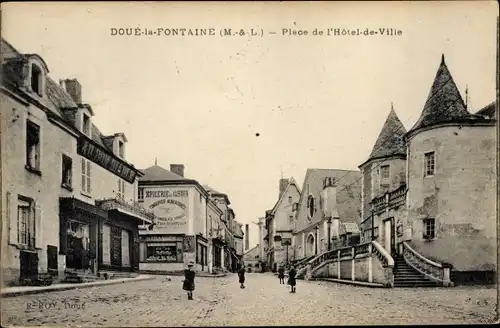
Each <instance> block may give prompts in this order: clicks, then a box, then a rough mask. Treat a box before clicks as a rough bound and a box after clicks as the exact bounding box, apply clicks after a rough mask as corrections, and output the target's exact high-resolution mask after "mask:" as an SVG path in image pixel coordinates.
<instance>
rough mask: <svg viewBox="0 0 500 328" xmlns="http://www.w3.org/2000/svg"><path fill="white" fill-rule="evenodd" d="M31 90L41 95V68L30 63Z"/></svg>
mask: <svg viewBox="0 0 500 328" xmlns="http://www.w3.org/2000/svg"><path fill="white" fill-rule="evenodd" d="M31 90H33V92H35V93H36V94H37V95H39V96H42V70H41V69H40V68H39V67H38V66H37V65H34V64H32V65H31Z"/></svg>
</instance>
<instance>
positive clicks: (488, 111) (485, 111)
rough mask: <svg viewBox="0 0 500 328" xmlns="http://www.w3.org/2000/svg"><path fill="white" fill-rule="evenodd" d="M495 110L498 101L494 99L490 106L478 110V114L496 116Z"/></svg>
mask: <svg viewBox="0 0 500 328" xmlns="http://www.w3.org/2000/svg"><path fill="white" fill-rule="evenodd" d="M495 112H496V102H495V101H494V102H492V103H491V104H489V105H488V106H486V107H484V108H482V109H480V110H479V111H477V113H476V115H484V116H488V117H489V118H493V117H494V116H495Z"/></svg>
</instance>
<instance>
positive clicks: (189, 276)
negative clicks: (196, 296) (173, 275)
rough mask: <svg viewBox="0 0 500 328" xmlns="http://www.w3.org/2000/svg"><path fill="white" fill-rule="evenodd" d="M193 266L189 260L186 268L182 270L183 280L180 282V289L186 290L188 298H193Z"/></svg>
mask: <svg viewBox="0 0 500 328" xmlns="http://www.w3.org/2000/svg"><path fill="white" fill-rule="evenodd" d="M193 267H194V263H193V261H191V262H189V264H188V267H187V269H185V270H184V281H183V284H182V289H184V290H185V291H187V296H188V300H192V299H193V290H194V277H195V276H196V273H195V272H194V268H193Z"/></svg>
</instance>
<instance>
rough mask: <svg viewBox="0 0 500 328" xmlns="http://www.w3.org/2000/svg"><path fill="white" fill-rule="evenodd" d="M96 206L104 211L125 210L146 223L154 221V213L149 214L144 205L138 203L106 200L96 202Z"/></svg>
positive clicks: (116, 199)
mask: <svg viewBox="0 0 500 328" xmlns="http://www.w3.org/2000/svg"><path fill="white" fill-rule="evenodd" d="M96 205H97V206H98V207H100V208H102V209H104V210H120V209H121V210H125V211H127V212H130V213H132V214H134V215H136V216H138V217H140V218H142V219H143V220H144V221H149V222H150V223H152V222H153V220H154V217H155V216H154V214H153V212H148V211H147V210H146V209H144V207H142V205H140V204H139V203H137V202H133V203H128V202H126V201H125V200H124V199H123V198H121V197H118V196H117V197H113V198H105V199H102V200H96Z"/></svg>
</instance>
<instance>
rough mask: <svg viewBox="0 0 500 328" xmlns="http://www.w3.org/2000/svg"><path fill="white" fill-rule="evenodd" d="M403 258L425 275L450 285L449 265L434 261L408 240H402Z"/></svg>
mask: <svg viewBox="0 0 500 328" xmlns="http://www.w3.org/2000/svg"><path fill="white" fill-rule="evenodd" d="M403 258H404V259H405V261H406V263H408V265H410V266H411V267H412V268H414V269H415V270H417V271H418V272H420V273H422V274H424V275H425V276H426V277H428V278H430V279H432V280H434V281H437V282H439V283H442V284H443V285H444V286H452V285H453V284H452V283H451V281H450V269H451V265H449V264H443V263H438V262H434V261H432V260H429V259H428V258H426V257H425V256H423V255H421V254H419V253H418V252H417V251H416V250H414V249H413V248H412V247H411V246H410V245H409V244H408V242H403Z"/></svg>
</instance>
